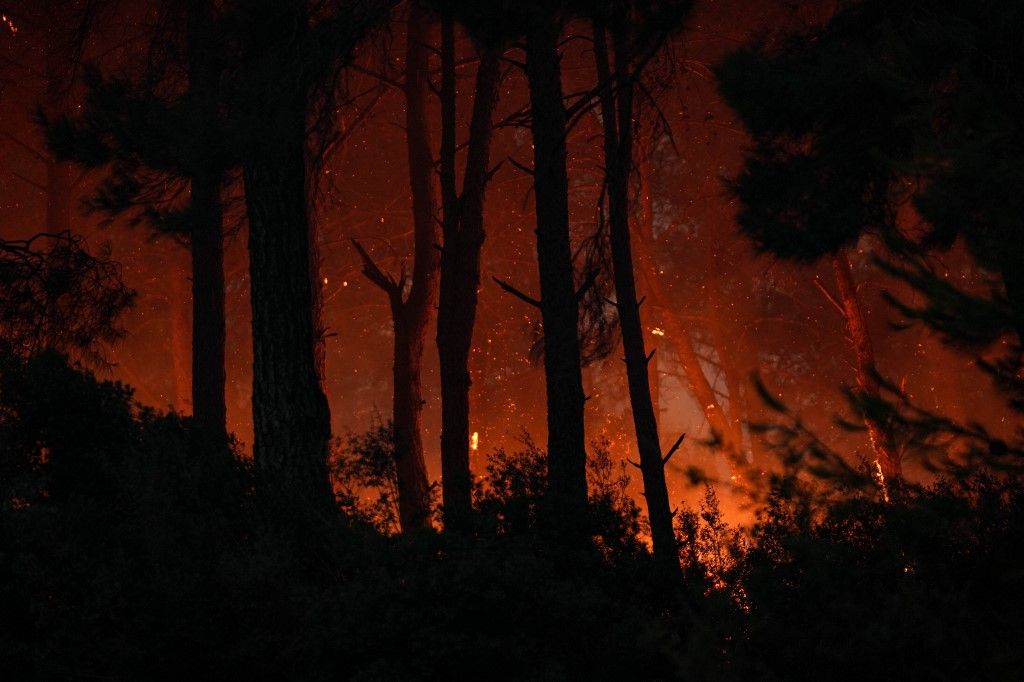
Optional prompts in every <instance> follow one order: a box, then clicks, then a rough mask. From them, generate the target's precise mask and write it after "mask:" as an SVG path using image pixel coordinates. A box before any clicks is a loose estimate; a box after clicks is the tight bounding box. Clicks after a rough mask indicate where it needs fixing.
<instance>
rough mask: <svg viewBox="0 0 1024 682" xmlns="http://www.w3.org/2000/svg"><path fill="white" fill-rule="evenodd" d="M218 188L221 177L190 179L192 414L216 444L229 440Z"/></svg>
mask: <svg viewBox="0 0 1024 682" xmlns="http://www.w3.org/2000/svg"><path fill="white" fill-rule="evenodd" d="M220 185H221V181H220V179H219V177H218V176H213V177H210V176H195V177H193V178H192V215H193V219H194V220H195V223H194V224H193V228H192V415H193V417H195V421H196V424H197V425H198V427H199V429H200V430H201V431H202V433H204V434H206V435H207V436H208V437H209V438H211V439H212V440H214V441H215V442H216V443H218V444H222V443H225V442H227V404H226V399H225V387H226V384H227V373H226V370H225V366H224V363H225V352H224V342H225V329H226V324H225V306H224V237H223V232H222V230H223V227H222V217H221V203H220Z"/></svg>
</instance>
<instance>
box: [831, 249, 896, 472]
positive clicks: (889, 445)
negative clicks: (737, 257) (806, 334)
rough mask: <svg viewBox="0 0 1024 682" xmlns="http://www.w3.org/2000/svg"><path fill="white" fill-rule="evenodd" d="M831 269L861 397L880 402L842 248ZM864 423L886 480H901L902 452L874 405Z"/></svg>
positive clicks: (868, 340) (870, 348) (871, 352)
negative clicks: (854, 359) (873, 414)
mask: <svg viewBox="0 0 1024 682" xmlns="http://www.w3.org/2000/svg"><path fill="white" fill-rule="evenodd" d="M832 269H833V271H834V272H835V278H836V288H837V289H838V290H839V302H840V305H841V307H842V310H843V315H844V316H845V318H846V328H847V329H848V330H849V332H850V340H851V341H852V343H853V352H854V355H855V356H856V358H857V385H858V387H859V389H860V393H861V397H862V398H864V399H866V400H868V401H869V402H877V401H879V400H880V399H881V398H880V395H879V384H878V370H877V368H876V366H875V351H874V347H873V346H872V343H871V336H870V334H869V333H868V328H867V324H866V323H865V320H864V313H863V310H862V308H861V304H860V296H859V295H858V293H857V285H856V283H855V282H854V280H853V270H852V269H851V267H850V259H849V256H848V255H847V253H846V251H840V252H838V253H837V254H836V255H834V256H833V257H832ZM864 425H865V426H866V427H867V429H868V437H869V438H870V440H871V447H872V449H873V450H874V452H875V456H876V458H877V461H878V465H879V466H880V467H881V470H882V475H883V476H884V477H885V479H886V480H890V481H899V480H900V478H901V477H902V475H903V471H902V466H901V462H900V455H899V452H898V451H897V449H896V447H895V445H894V443H893V440H892V434H891V433H890V431H889V429H888V427H887V426H886V425H885V424H882V423H881V422H879V421H878V419H876V418H875V417H874V416H872V410H871V405H870V404H868V405H866V406H865V409H864Z"/></svg>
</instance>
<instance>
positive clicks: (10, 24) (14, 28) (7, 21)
mask: <svg viewBox="0 0 1024 682" xmlns="http://www.w3.org/2000/svg"><path fill="white" fill-rule="evenodd" d="M0 21H2V22H3V23H4V25H5V26H7V30H9V31H10V32H11V35H17V33H18V25H17V24H15V23H14V20H13V19H11V18H10V17H9V16H7V15H6V14H0Z"/></svg>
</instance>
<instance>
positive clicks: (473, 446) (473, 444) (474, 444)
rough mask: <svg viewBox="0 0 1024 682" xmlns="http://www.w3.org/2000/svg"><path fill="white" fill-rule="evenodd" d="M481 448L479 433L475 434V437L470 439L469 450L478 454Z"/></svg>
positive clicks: (475, 432)
mask: <svg viewBox="0 0 1024 682" xmlns="http://www.w3.org/2000/svg"><path fill="white" fill-rule="evenodd" d="M479 447H480V434H479V433H478V432H477V431H474V432H473V435H472V436H470V437H469V449H470V450H472V451H473V452H476V451H477V449H478V448H479Z"/></svg>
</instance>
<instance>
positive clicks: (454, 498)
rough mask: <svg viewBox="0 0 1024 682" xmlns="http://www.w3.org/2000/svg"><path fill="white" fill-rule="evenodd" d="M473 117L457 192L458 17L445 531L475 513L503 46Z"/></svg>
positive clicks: (448, 44) (448, 166) (448, 197)
mask: <svg viewBox="0 0 1024 682" xmlns="http://www.w3.org/2000/svg"><path fill="white" fill-rule="evenodd" d="M478 48H479V51H480V65H479V67H478V68H477V75H476V92H475V98H474V103H473V118H472V121H471V122H470V130H469V148H468V152H467V158H466V168H465V172H464V174H463V187H462V194H461V195H459V194H458V193H457V190H456V177H455V176H456V172H455V161H456V159H455V156H456V140H455V123H456V121H455V113H456V111H455V105H456V102H455V36H454V26H453V22H452V20H451V19H450V18H445V19H444V20H443V28H442V51H441V59H442V85H441V116H442V141H441V186H442V199H443V203H444V219H443V221H442V228H443V232H444V246H443V248H442V250H441V286H440V300H439V305H438V311H437V350H438V357H439V358H440V363H441V481H442V494H443V499H444V514H445V527H446V528H452V529H459V528H461V527H463V526H464V525H465V523H466V520H467V519H468V517H469V514H470V512H471V492H472V480H473V479H472V474H471V472H470V466H469V450H470V443H469V439H470V435H469V434H470V429H469V390H470V385H471V383H472V381H471V379H470V374H469V355H470V349H471V348H472V345H473V328H474V326H475V323H476V309H477V292H478V290H479V288H480V251H481V249H482V247H483V243H484V237H485V232H484V199H485V194H486V190H487V183H488V180H489V179H490V173H489V168H488V165H489V163H490V146H491V137H492V133H493V122H492V119H493V115H494V109H495V106H496V105H497V101H498V86H499V84H500V82H501V54H502V48H501V46H500V45H499V44H490V43H487V44H479V45H478Z"/></svg>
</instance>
